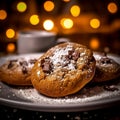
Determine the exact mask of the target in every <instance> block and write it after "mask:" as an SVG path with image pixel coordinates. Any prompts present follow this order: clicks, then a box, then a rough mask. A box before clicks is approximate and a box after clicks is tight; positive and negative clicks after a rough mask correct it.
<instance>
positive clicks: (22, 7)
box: [17, 2, 27, 12]
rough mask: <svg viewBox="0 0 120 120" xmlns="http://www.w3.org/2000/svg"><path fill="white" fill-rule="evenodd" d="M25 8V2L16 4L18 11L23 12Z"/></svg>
mask: <svg viewBox="0 0 120 120" xmlns="http://www.w3.org/2000/svg"><path fill="white" fill-rule="evenodd" d="M26 9H27V5H26V3H25V2H19V3H18V4H17V10H18V11H19V12H25V11H26Z"/></svg>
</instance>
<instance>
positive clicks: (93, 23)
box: [90, 18, 100, 29]
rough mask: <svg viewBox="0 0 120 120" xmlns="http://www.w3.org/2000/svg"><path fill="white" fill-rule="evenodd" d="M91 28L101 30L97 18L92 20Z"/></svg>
mask: <svg viewBox="0 0 120 120" xmlns="http://www.w3.org/2000/svg"><path fill="white" fill-rule="evenodd" d="M90 26H91V27H92V28H95V29H97V28H99V27H100V20H99V19H97V18H94V19H91V20H90Z"/></svg>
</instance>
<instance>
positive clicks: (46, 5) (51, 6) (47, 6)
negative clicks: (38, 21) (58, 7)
mask: <svg viewBox="0 0 120 120" xmlns="http://www.w3.org/2000/svg"><path fill="white" fill-rule="evenodd" d="M54 7H55V5H54V3H53V2H52V1H46V2H45V3H44V9H45V10H46V11H47V12H50V11H52V10H53V9H54Z"/></svg>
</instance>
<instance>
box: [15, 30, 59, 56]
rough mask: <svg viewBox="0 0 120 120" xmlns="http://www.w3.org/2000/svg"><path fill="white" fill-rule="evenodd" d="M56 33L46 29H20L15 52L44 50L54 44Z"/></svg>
mask: <svg viewBox="0 0 120 120" xmlns="http://www.w3.org/2000/svg"><path fill="white" fill-rule="evenodd" d="M56 38H57V34H56V33H54V32H47V31H37V30H31V31H20V32H19V34H18V40H17V52H18V54H22V53H35V52H44V51H45V50H47V49H49V48H50V47H52V46H54V45H55V44H56Z"/></svg>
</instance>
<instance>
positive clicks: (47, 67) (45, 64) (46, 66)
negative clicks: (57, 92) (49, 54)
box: [41, 58, 52, 73]
mask: <svg viewBox="0 0 120 120" xmlns="http://www.w3.org/2000/svg"><path fill="white" fill-rule="evenodd" d="M41 67H42V69H43V71H44V72H45V73H51V72H52V63H51V62H50V59H49V58H45V59H43V60H41Z"/></svg>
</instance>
